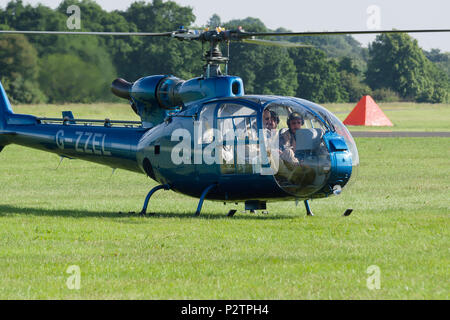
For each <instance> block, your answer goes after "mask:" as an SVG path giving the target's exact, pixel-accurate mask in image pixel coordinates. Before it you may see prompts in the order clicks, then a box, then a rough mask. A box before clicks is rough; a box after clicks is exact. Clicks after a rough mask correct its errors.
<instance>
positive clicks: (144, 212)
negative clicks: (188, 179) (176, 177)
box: [139, 184, 170, 216]
mask: <svg viewBox="0 0 450 320" xmlns="http://www.w3.org/2000/svg"><path fill="white" fill-rule="evenodd" d="M161 189H164V190H170V186H169V185H168V184H162V185H159V186H156V187H154V188H153V189H152V190H150V192H149V193H148V194H147V197H146V198H145V202H144V207H143V208H142V211H141V212H140V213H139V214H140V215H141V216H144V215H145V214H146V213H147V207H148V202H149V201H150V198H151V197H152V195H153V194H154V193H155V192H156V191H158V190H161Z"/></svg>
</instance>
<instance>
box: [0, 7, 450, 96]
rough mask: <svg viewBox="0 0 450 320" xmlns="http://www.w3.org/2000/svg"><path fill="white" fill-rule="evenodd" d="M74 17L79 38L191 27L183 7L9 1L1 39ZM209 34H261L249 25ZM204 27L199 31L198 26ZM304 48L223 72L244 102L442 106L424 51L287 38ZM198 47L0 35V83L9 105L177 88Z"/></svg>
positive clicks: (246, 57)
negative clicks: (170, 78) (276, 98)
mask: <svg viewBox="0 0 450 320" xmlns="http://www.w3.org/2000/svg"><path fill="white" fill-rule="evenodd" d="M74 4H75V5H77V6H79V7H80V10H81V31H105V32H167V31H172V30H177V29H178V28H179V27H180V26H193V23H194V21H195V16H194V14H193V12H192V8H190V7H183V6H181V5H178V4H177V3H176V2H172V1H167V2H163V1H162V0H153V2H143V1H138V2H134V3H133V4H131V5H130V7H129V8H128V9H127V10H126V11H118V10H116V11H112V12H107V11H105V10H103V9H102V8H101V7H100V6H99V5H98V4H97V3H95V1H92V0H81V1H77V0H64V1H62V2H61V3H60V5H59V6H58V7H57V8H56V9H51V8H49V7H46V6H44V5H41V4H39V5H37V6H31V5H24V4H23V2H22V1H21V0H13V1H10V2H9V3H8V4H7V5H6V7H5V8H0V29H2V30H59V31H62V30H67V25H66V22H67V19H68V16H69V15H68V14H67V8H68V7H69V6H71V5H74ZM207 24H208V26H210V27H216V26H223V27H225V28H227V29H232V28H237V27H243V28H244V29H245V30H246V31H259V32H267V31H287V30H286V29H282V28H279V29H277V30H269V29H268V28H267V27H266V26H265V25H264V23H263V22H262V21H261V20H259V19H257V18H246V19H242V20H231V21H228V22H222V21H221V19H220V17H219V16H218V15H213V16H212V17H211V19H210V20H209V22H208V23H207ZM203 27H204V26H203ZM272 40H283V41H291V42H303V43H305V44H310V45H313V47H303V48H281V47H273V46H260V45H253V44H245V43H232V44H231V46H230V54H231V61H230V65H229V73H230V74H233V75H238V76H240V77H241V78H242V79H243V80H244V84H245V91H246V93H248V94H274V95H285V96H297V97H301V98H304V99H308V100H311V101H315V102H319V103H324V102H355V101H358V100H359V99H360V98H361V97H362V96H363V95H366V94H370V95H372V96H373V97H374V98H375V99H376V100H378V101H394V100H408V101H418V102H432V103H438V102H446V101H448V99H449V96H450V95H449V91H450V84H449V82H450V81H449V76H450V58H449V56H450V55H449V54H448V53H441V52H440V51H439V50H437V49H433V50H431V51H430V52H426V51H423V50H422V49H421V48H420V47H419V46H418V44H417V41H416V40H414V39H413V38H411V37H410V36H409V35H407V34H389V35H379V36H377V38H376V40H375V41H374V42H373V43H372V44H370V45H369V48H363V47H361V44H360V43H359V42H357V41H356V40H355V39H354V38H353V37H351V36H319V37H289V38H287V39H286V38H284V39H279V38H277V37H273V38H272ZM203 54H204V52H203V49H202V45H201V43H199V42H197V41H195V42H186V41H184V42H181V41H177V40H175V39H167V38H159V37H158V38H152V37H131V36H127V37H113V36H101V37H100V36H77V35H68V36H56V35H27V36H25V35H1V36H0V80H1V82H2V84H3V86H4V87H5V90H6V91H7V92H8V95H9V96H10V99H11V100H12V101H13V103H43V102H50V103H64V102H83V103H89V102H95V101H115V99H116V98H115V97H113V95H112V94H111V93H110V91H109V87H110V83H111V81H112V80H113V79H115V78H117V77H122V78H125V79H127V80H129V81H135V80H137V79H138V78H140V77H143V76H146V75H152V74H173V75H175V76H178V77H180V78H183V79H190V78H193V77H197V76H200V75H201V73H202V71H203V63H204V62H203V61H202V59H201V58H202V55H203Z"/></svg>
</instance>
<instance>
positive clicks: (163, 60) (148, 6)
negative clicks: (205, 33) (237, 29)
mask: <svg viewBox="0 0 450 320" xmlns="http://www.w3.org/2000/svg"><path fill="white" fill-rule="evenodd" d="M121 14H122V15H123V17H124V18H125V19H126V20H127V21H128V22H131V23H133V24H134V25H135V26H136V29H137V31H140V32H167V31H168V30H169V31H170V30H177V29H178V28H179V27H180V26H189V25H191V24H192V23H193V22H194V21H195V16H194V14H193V13H192V8H190V7H181V6H179V5H178V4H176V3H175V2H173V1H167V2H163V1H162V0H154V1H153V2H149V3H146V2H143V1H140V2H135V3H133V4H132V5H131V6H130V7H129V8H128V9H127V11H126V12H123V13H121ZM201 57H202V51H201V44H200V43H198V42H180V41H177V40H174V39H168V38H166V37H164V38H155V37H141V38H139V39H138V42H137V43H136V44H135V45H134V46H133V48H132V50H131V52H130V53H129V55H128V61H129V63H128V66H127V68H126V70H121V75H122V74H123V75H124V77H126V78H127V79H130V80H132V81H134V80H136V79H137V78H140V77H142V76H145V75H150V74H175V73H176V76H178V77H181V78H184V79H188V78H192V77H194V76H196V75H197V76H199V75H200V72H201V71H200V70H201V66H202V62H201V60H200V59H201Z"/></svg>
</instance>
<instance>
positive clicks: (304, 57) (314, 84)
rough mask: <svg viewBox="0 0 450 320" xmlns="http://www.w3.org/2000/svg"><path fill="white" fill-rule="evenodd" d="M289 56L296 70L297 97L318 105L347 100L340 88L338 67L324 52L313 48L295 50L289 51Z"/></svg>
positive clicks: (344, 92)
mask: <svg viewBox="0 0 450 320" xmlns="http://www.w3.org/2000/svg"><path fill="white" fill-rule="evenodd" d="M290 56H291V58H292V59H293V60H294V64H295V66H296V68H297V79H298V85H299V86H298V89H297V96H298V97H300V98H304V99H307V100H311V101H315V102H319V103H323V102H340V101H345V100H346V99H347V93H346V91H345V90H344V89H343V88H342V87H341V86H340V77H339V72H338V71H337V67H338V65H337V63H336V61H335V60H334V59H329V58H328V57H327V55H326V54H325V52H323V51H322V50H319V49H315V48H295V49H290Z"/></svg>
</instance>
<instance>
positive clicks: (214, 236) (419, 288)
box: [0, 104, 450, 299]
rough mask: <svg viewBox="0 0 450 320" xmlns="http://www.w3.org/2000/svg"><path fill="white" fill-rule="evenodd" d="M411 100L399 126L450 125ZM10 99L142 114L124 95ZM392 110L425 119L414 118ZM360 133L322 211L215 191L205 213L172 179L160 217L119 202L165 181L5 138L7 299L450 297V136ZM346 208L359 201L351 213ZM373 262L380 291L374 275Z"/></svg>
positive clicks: (1, 159) (2, 200)
mask: <svg viewBox="0 0 450 320" xmlns="http://www.w3.org/2000/svg"><path fill="white" fill-rule="evenodd" d="M327 107H330V109H331V110H333V111H338V112H339V111H340V110H343V111H345V110H347V109H348V110H351V107H352V106H351V105H331V106H327ZM381 107H382V108H383V109H384V108H385V106H384V105H381ZM345 108H347V109H345ZM386 108H387V106H386ZM399 108H400V107H399ZM428 108H435V109H436V110H434V111H437V112H431V111H430V110H428ZM387 109H388V108H387ZM401 109H402V110H403V109H406V110H407V111H386V114H387V115H388V117H390V118H391V120H392V121H393V122H394V124H396V125H397V123H399V124H398V126H399V127H400V128H403V130H415V131H428V130H435V131H450V127H449V126H450V124H449V123H448V119H449V117H446V119H447V120H446V119H443V118H444V117H445V114H449V110H450V106H449V105H435V106H424V108H420V107H419V105H411V106H408V105H406V104H402V105H401ZM14 110H15V112H17V113H31V114H35V115H39V116H43V115H45V116H60V114H61V111H62V110H72V111H73V112H74V115H75V117H79V118H86V117H94V118H98V119H101V118H105V117H108V118H111V119H127V120H136V117H135V116H134V114H133V113H132V111H130V110H131V109H130V110H129V108H128V107H127V106H125V105H123V104H120V105H106V104H105V105H99V106H85V105H74V106H62V107H55V106H18V107H16V108H14ZM442 110H444V111H442ZM390 112H392V113H393V115H394V114H399V113H398V112H404V113H405V114H407V116H408V117H409V118H410V119H421V121H420V122H416V124H415V127H414V128H410V129H409V125H406V122H402V121H396V120H395V117H396V116H392V117H391V114H390ZM337 115H338V116H339V117H340V118H341V119H343V118H345V116H346V114H344V113H342V114H340V113H338V114H337ZM425 115H426V116H425ZM445 120H446V121H445ZM411 122H412V121H409V122H408V123H411ZM402 123H403V124H405V125H402ZM394 128H396V127H394ZM430 128H432V129H430ZM378 130H380V129H378ZM382 130H391V128H383V129H382ZM356 142H357V145H358V149H359V153H360V158H361V166H360V168H359V172H358V178H357V181H356V182H355V184H354V185H352V186H350V187H349V188H348V189H344V192H343V193H342V195H341V196H339V197H332V198H329V199H321V200H314V201H312V202H311V206H312V209H313V211H314V213H315V214H316V216H315V217H306V216H305V210H304V207H303V205H302V204H300V205H299V206H298V207H296V206H295V203H294V202H277V203H269V204H268V210H269V214H268V215H261V214H256V215H254V214H250V213H242V210H243V205H242V204H241V205H239V206H237V207H236V206H235V205H227V206H224V205H223V203H217V202H211V201H205V204H204V206H203V210H202V215H201V216H200V217H197V218H195V217H193V216H192V215H193V213H194V212H195V209H196V206H197V201H198V200H197V199H193V198H189V197H186V196H183V195H179V194H176V193H174V192H172V191H159V192H158V193H157V194H155V196H154V197H153V198H152V200H151V202H150V205H149V211H153V212H156V213H157V214H156V215H155V216H153V217H144V218H142V217H138V216H135V215H128V214H119V212H128V211H136V212H138V211H139V210H140V209H141V207H142V204H143V201H144V198H145V196H146V194H147V192H148V191H149V190H150V188H151V187H153V186H154V185H156V184H155V183H154V182H153V181H152V180H150V179H148V178H146V177H145V176H144V175H139V174H135V173H130V172H126V171H122V170H117V171H116V172H115V173H114V175H111V174H112V170H111V169H110V168H107V167H102V166H99V165H96V164H92V163H88V162H83V161H78V160H64V161H63V162H62V164H61V166H60V167H59V168H58V169H57V170H55V169H56V167H57V166H58V162H59V157H58V156H56V155H53V154H47V153H44V152H40V151H35V150H32V149H26V148H23V147H20V146H7V147H6V148H5V149H4V150H3V152H2V153H0V195H1V197H0V239H1V242H0V279H1V285H0V299H449V292H450V285H449V281H448V275H449V271H450V270H449V265H450V264H449V262H450V254H449V253H450V252H449V246H448V244H449V242H450V241H449V240H450V239H449V218H450V205H449V195H450V170H449V169H450V160H449V159H450V148H449V146H450V144H449V142H450V141H449V139H448V138H357V139H356ZM233 208H237V209H238V212H237V214H236V215H235V217H234V218H232V219H230V218H227V217H226V213H227V212H228V210H229V209H233ZM347 208H353V209H354V210H355V211H354V212H353V214H352V215H351V216H350V217H346V218H344V217H342V216H341V215H342V213H343V212H344V211H345V209H347ZM72 265H76V266H79V268H80V270H81V282H80V283H81V287H80V289H78V290H77V289H73V290H71V289H69V288H68V286H67V285H66V282H67V280H68V278H69V277H70V276H71V275H70V274H68V273H67V272H66V271H67V269H68V267H69V266H72ZM373 265H375V266H378V267H379V270H380V289H378V290H377V289H375V290H370V289H369V288H368V286H367V279H368V278H369V277H370V276H371V274H368V273H367V270H368V268H369V267H370V266H373Z"/></svg>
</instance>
